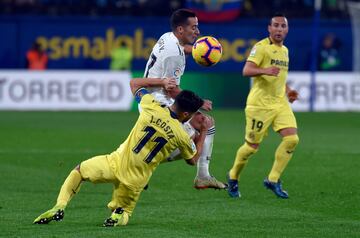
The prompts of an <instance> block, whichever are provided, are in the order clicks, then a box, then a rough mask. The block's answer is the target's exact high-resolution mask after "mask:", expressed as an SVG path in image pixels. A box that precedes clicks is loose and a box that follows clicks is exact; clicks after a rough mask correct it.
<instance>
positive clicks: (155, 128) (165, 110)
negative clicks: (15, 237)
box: [34, 79, 211, 226]
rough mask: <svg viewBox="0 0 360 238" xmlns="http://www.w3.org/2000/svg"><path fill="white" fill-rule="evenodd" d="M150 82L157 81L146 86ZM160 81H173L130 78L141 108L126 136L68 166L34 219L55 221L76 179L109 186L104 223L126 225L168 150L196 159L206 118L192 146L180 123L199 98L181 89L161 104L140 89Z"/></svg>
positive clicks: (195, 107) (170, 81)
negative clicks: (51, 200)
mask: <svg viewBox="0 0 360 238" xmlns="http://www.w3.org/2000/svg"><path fill="white" fill-rule="evenodd" d="M166 82H168V85H167V86H166V85H165V83H166ZM152 83H154V84H157V85H149V84H152ZM162 85H163V86H164V88H165V89H170V88H171V87H172V86H175V85H176V82H175V80H174V79H168V80H164V79H153V80H148V79H133V80H131V82H130V86H131V90H132V92H133V93H134V94H135V97H136V100H137V101H138V102H139V103H140V105H141V107H142V111H141V112H140V115H139V118H138V120H137V122H136V124H135V126H134V127H133V129H132V130H131V132H130V134H129V136H128V138H127V139H126V140H125V141H124V142H123V143H122V144H121V145H120V147H119V148H118V149H117V150H115V151H114V152H112V153H111V154H107V155H100V156H95V157H93V158H91V159H88V160H85V161H83V162H82V163H80V164H79V165H78V166H77V167H76V168H75V169H74V170H72V171H71V172H70V174H69V176H68V177H67V178H66V180H65V182H64V184H63V186H62V187H61V189H60V193H59V196H58V199H57V202H56V205H55V206H54V207H53V208H52V209H50V210H48V211H46V212H44V213H43V214H41V215H40V216H39V217H37V218H36V219H35V220H34V223H35V224H47V223H49V222H51V221H53V220H55V221H59V220H61V219H62V218H63V217H64V210H65V208H66V206H67V205H68V203H69V202H70V200H71V198H72V197H73V196H74V195H75V194H76V193H77V192H78V191H79V188H80V184H81V183H82V182H83V181H90V182H92V183H112V184H113V185H114V190H113V195H112V199H111V202H110V203H109V204H108V207H109V208H110V209H111V210H112V211H113V212H112V214H111V216H110V217H109V218H108V219H106V220H105V222H104V226H117V225H126V224H127V223H128V220H129V217H130V216H131V214H132V212H133V210H134V208H135V205H136V202H137V201H138V199H139V196H140V193H141V192H142V190H143V189H144V187H145V185H146V184H147V183H148V182H149V180H150V177H151V175H152V173H153V172H154V170H155V169H156V167H157V166H158V165H159V164H160V163H161V162H162V161H163V160H166V158H168V157H169V155H170V153H172V152H173V151H174V150H175V149H176V148H178V149H179V150H180V154H181V157H182V158H183V159H185V161H186V162H187V163H188V164H191V165H195V164H196V163H197V160H198V159H199V156H200V154H201V152H202V148H203V144H204V140H205V137H206V132H207V130H208V129H209V127H210V123H211V122H210V120H208V121H204V123H203V126H202V128H201V130H200V133H199V135H197V139H196V140H195V141H196V145H195V144H194V142H193V140H192V139H191V138H190V136H189V135H188V134H187V133H186V132H185V130H184V129H183V127H182V122H185V121H187V120H189V119H190V118H191V117H192V116H193V115H194V114H195V112H197V111H198V110H199V108H200V107H202V105H203V103H204V101H203V100H202V99H201V98H200V97H198V96H197V95H196V94H194V93H193V92H191V91H187V90H185V91H182V92H181V93H180V94H179V95H178V96H177V97H176V98H175V103H174V104H173V105H172V106H170V107H162V106H161V105H160V103H159V102H157V101H156V100H155V98H154V97H153V96H152V95H151V94H149V93H148V92H147V90H146V89H145V88H140V87H146V86H162ZM165 86H166V87H165Z"/></svg>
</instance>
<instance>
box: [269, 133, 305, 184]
mask: <svg viewBox="0 0 360 238" xmlns="http://www.w3.org/2000/svg"><path fill="white" fill-rule="evenodd" d="M298 143H299V137H298V136H297V135H291V136H285V137H283V139H282V142H281V143H280V145H279V146H278V148H277V149H276V152H275V161H274V164H273V167H272V169H271V171H270V174H269V177H268V179H269V181H270V182H275V183H276V182H277V181H278V180H279V178H280V176H281V174H282V172H283V171H284V169H285V168H286V166H287V164H288V163H289V161H290V159H291V157H292V155H293V152H294V150H295V148H296V145H297V144H298Z"/></svg>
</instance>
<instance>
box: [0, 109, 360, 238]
mask: <svg viewBox="0 0 360 238" xmlns="http://www.w3.org/2000/svg"><path fill="white" fill-rule="evenodd" d="M212 115H213V116H214V117H215V119H216V121H217V134H216V138H215V145H214V150H213V151H214V153H213V160H212V162H211V171H212V173H213V174H214V175H215V176H216V177H218V178H219V179H224V178H225V174H226V173H227V171H228V169H229V168H230V167H231V165H232V163H233V159H234V154H235V151H236V150H237V148H238V146H239V145H240V144H242V143H243V136H244V114H243V113H242V112H239V111H216V112H214V113H213V114H212ZM136 117H137V112H126V113H125V112H123V113H121V112H103V113H98V112H96V113H95V112H0V236H1V237H272V238H273V237H336V238H339V237H360V173H359V168H360V146H359V141H360V120H359V119H360V114H356V113H316V114H315V113H297V114H296V117H297V120H298V124H299V136H300V144H299V146H298V148H297V150H296V152H295V155H294V157H293V160H292V161H291V162H290V164H289V166H288V168H287V169H286V171H285V173H284V175H283V177H282V180H283V182H284V188H285V189H286V190H288V192H289V195H290V199H288V200H280V199H277V198H276V197H275V196H274V195H273V194H272V193H271V192H269V191H267V190H265V189H264V188H263V185H262V180H263V178H264V177H265V176H266V175H267V174H268V172H269V170H270V168H271V165H272V161H273V154H274V151H275V149H276V147H277V145H278V143H279V141H280V139H279V137H278V135H276V134H275V133H273V132H271V133H270V134H269V136H268V137H267V138H266V139H265V140H264V142H263V144H262V145H261V148H260V150H259V152H258V153H257V154H256V155H255V156H254V157H252V159H251V160H250V162H249V165H248V167H247V168H246V169H245V171H244V173H243V175H242V180H241V183H240V189H241V193H242V198H241V199H231V198H229V197H228V195H227V193H226V192H225V191H213V190H205V191H197V190H195V189H193V188H192V181H193V178H194V175H195V173H196V168H195V167H190V166H188V165H186V163H184V162H182V161H178V162H173V163H167V164H162V165H161V166H160V167H159V168H158V169H157V170H156V171H155V173H154V175H153V177H152V179H151V181H150V188H149V190H147V191H144V192H143V193H142V195H141V198H140V200H139V202H138V204H137V207H136V209H135V211H134V214H133V216H132V217H131V219H130V223H129V225H128V226H126V227H117V228H115V229H111V228H103V227H101V225H102V222H103V220H104V219H105V218H107V217H108V216H109V211H108V210H107V208H106V204H107V202H108V201H109V200H110V198H111V189H112V187H111V185H108V184H98V185H93V184H90V183H86V184H84V185H83V186H82V188H81V191H80V193H79V194H78V195H77V196H76V197H75V198H74V199H73V200H72V201H71V203H70V205H69V206H68V208H67V210H66V214H65V219H64V220H63V221H62V222H58V223H55V222H54V223H51V224H50V225H43V226H40V225H32V221H33V220H34V218H35V217H37V216H38V215H39V214H40V213H42V212H43V211H45V210H47V209H49V208H50V207H52V206H53V204H54V202H55V200H56V197H57V193H58V191H59V188H60V186H61V185H62V182H63V180H64V179H65V178H66V176H67V175H68V173H69V171H70V170H71V169H72V168H73V167H74V166H75V165H76V164H77V163H79V162H81V161H82V160H85V159H87V158H89V157H91V156H93V155H98V154H104V153H108V152H111V151H112V150H114V149H115V148H117V146H118V145H119V144H120V143H121V142H122V141H123V140H124V139H125V138H126V136H127V134H128V133H129V131H130V128H131V127H132V125H133V123H134V121H135V119H136Z"/></svg>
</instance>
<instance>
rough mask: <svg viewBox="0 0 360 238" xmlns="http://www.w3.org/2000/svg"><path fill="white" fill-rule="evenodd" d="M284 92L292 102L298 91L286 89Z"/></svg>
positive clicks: (297, 95) (295, 98)
mask: <svg viewBox="0 0 360 238" xmlns="http://www.w3.org/2000/svg"><path fill="white" fill-rule="evenodd" d="M286 94H287V97H288V99H289V102H290V103H293V102H294V101H295V100H297V99H298V97H299V93H298V92H297V91H296V90H288V91H287V92H286Z"/></svg>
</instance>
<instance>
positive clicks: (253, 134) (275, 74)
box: [228, 14, 299, 198]
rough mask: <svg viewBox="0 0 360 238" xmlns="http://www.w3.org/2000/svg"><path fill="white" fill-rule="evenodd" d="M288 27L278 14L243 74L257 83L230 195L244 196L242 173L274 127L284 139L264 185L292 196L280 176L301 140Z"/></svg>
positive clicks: (230, 179) (250, 99) (232, 172)
mask: <svg viewBox="0 0 360 238" xmlns="http://www.w3.org/2000/svg"><path fill="white" fill-rule="evenodd" d="M288 29H289V28H288V21H287V19H286V17H285V16H284V15H282V14H275V15H274V16H273V17H272V18H271V20H270V23H269V26H268V31H269V37H268V38H265V39H263V40H261V41H259V42H258V43H257V44H255V46H254V47H253V49H252V50H251V52H250V55H249V57H248V59H247V62H246V63H245V66H244V69H243V75H244V76H247V77H252V78H253V80H254V83H253V86H252V88H251V91H250V93H249V95H248V98H247V102H246V108H245V115H246V132H245V133H246V135H245V143H244V144H243V145H242V146H241V147H240V148H239V149H238V151H237V153H236V158H235V162H234V165H233V167H232V168H231V169H230V171H229V174H228V183H229V187H228V193H229V195H230V197H240V192H239V189H238V179H239V177H240V173H241V171H242V170H243V169H244V167H245V165H246V164H247V161H248V159H249V158H250V156H251V155H253V154H254V153H256V152H257V150H258V147H259V144H260V143H261V141H262V140H263V138H264V136H265V135H266V134H267V129H268V128H269V127H270V126H272V127H273V129H274V131H276V132H278V133H279V134H280V135H281V137H282V142H281V143H280V145H279V146H278V148H277V150H276V152H275V161H274V164H273V167H272V169H271V171H270V174H269V175H268V176H267V177H266V178H265V180H264V186H265V187H266V188H268V189H270V190H272V191H273V192H274V193H275V195H276V196H278V197H280V198H288V194H287V192H286V191H284V190H283V189H282V186H281V182H280V175H281V174H282V172H283V171H284V169H285V167H286V166H287V164H288V162H289V160H290V159H291V157H292V154H293V152H294V150H295V147H296V145H297V144H298V142H299V138H298V136H297V124H296V119H295V116H294V114H293V112H292V109H291V107H290V105H289V102H290V103H292V102H294V101H295V100H296V99H297V97H298V93H297V92H296V91H295V90H292V89H290V88H289V87H288V86H287V84H286V79H287V74H288V67H289V56H288V49H287V48H286V47H285V46H284V45H283V42H284V39H285V37H286V35H287V33H288Z"/></svg>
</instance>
